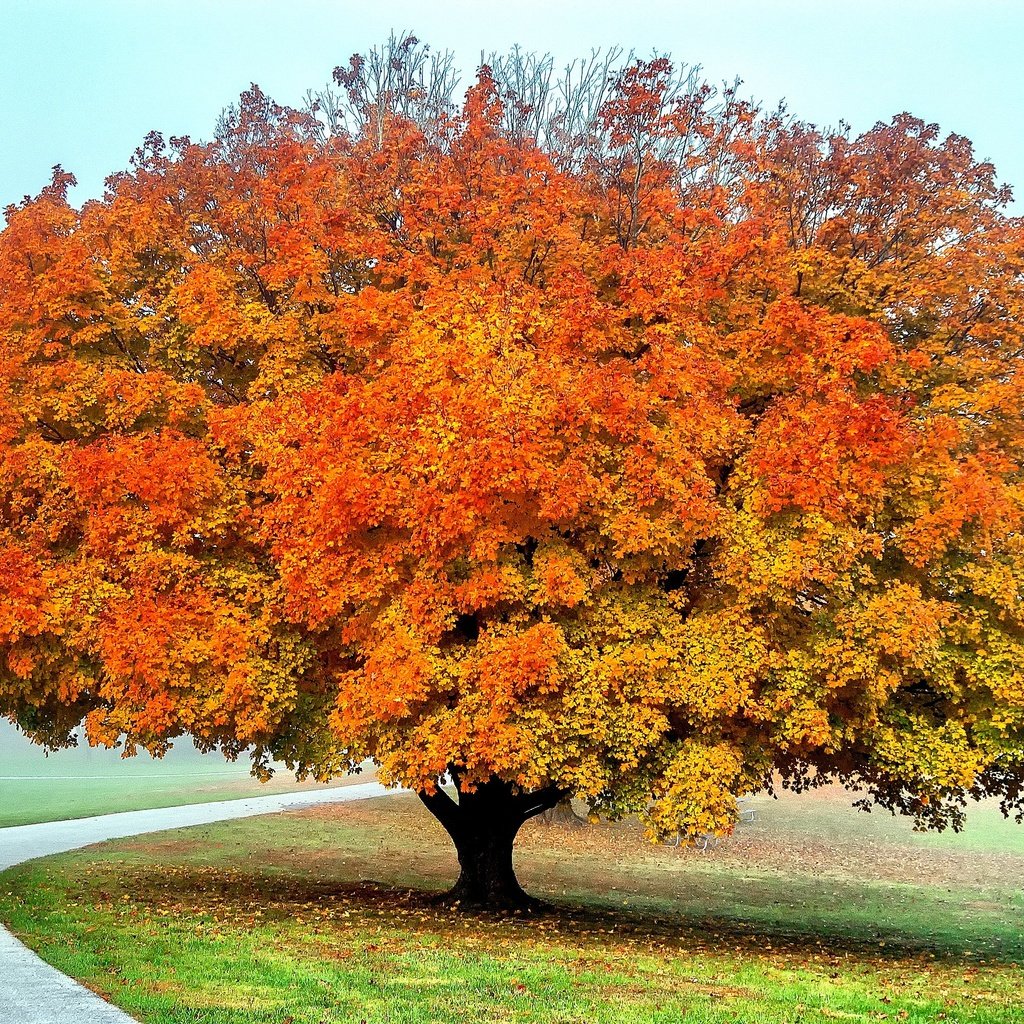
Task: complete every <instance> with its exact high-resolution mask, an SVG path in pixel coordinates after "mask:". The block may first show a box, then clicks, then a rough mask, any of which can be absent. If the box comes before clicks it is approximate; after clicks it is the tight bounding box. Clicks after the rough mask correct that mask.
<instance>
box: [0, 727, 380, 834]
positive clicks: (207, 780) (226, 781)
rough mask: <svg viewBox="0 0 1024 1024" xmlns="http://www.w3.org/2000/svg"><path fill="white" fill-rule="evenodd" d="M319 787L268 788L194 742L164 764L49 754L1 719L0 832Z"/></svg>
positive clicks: (275, 784) (105, 754)
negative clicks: (41, 823) (40, 823)
mask: <svg viewBox="0 0 1024 1024" xmlns="http://www.w3.org/2000/svg"><path fill="white" fill-rule="evenodd" d="M367 778H368V776H365V775H363V776H360V777H357V778H356V779H355V781H358V782H365V781H366V780H367ZM337 784H338V783H334V785H337ZM318 788H321V787H319V786H317V785H316V784H315V783H312V784H310V783H306V784H300V783H297V782H296V781H295V778H294V776H290V775H288V773H287V772H282V773H280V774H279V775H277V776H275V777H274V779H272V780H271V781H270V782H269V783H268V784H267V785H263V784H262V783H260V782H258V781H257V780H256V779H254V778H252V776H251V775H250V774H249V765H248V762H246V761H243V760H239V761H236V762H235V763H231V762H229V761H225V760H224V758H223V757H221V756H220V755H218V754H200V753H199V752H198V751H197V750H196V749H195V748H194V747H193V746H192V744H191V743H190V742H189V741H188V740H181V741H179V742H178V743H176V745H175V747H174V749H173V750H172V751H171V752H170V753H169V754H168V755H167V756H166V757H164V758H160V759H156V758H152V757H149V756H148V755H147V754H140V755H139V756H138V757H134V758H128V759H122V758H121V756H120V754H119V753H118V752H117V751H115V750H105V749H95V748H91V747H89V746H87V745H85V744H84V743H83V744H82V745H81V746H78V747H74V748H72V749H70V750H58V751H55V752H54V753H52V754H50V755H49V756H47V755H46V754H45V753H44V752H43V750H42V749H41V748H40V747H37V746H34V745H33V744H31V743H29V742H28V740H26V739H25V738H24V737H23V736H22V735H21V734H20V733H18V732H17V731H16V730H15V729H14V727H13V726H11V725H9V724H7V723H6V722H0V828H4V827H6V826H8V825H29V824H32V823H33V822H38V821H59V820H62V819H65V818H85V817H88V816H89V815H92V814H109V813H110V812H112V811H135V810H141V809H142V808H147V807H175V806H179V805H181V804H195V803H205V802H206V801H207V800H234V799H239V798H242V797H249V796H266V795H269V794H272V793H284V792H292V791H295V790H305V789H318Z"/></svg>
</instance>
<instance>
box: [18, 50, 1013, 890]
mask: <svg viewBox="0 0 1024 1024" xmlns="http://www.w3.org/2000/svg"><path fill="white" fill-rule="evenodd" d="M335 81H336V89H332V90H327V91H326V92H323V93H320V94H318V95H316V96H311V97H310V104H309V106H308V108H307V109H304V110H301V111H297V110H290V109H286V108H282V107H280V106H278V105H276V104H275V103H273V102H272V101H271V100H270V99H269V98H268V97H266V96H265V95H264V94H263V93H262V92H260V90H259V89H257V88H256V87H253V89H252V90H250V91H249V92H247V93H246V94H245V95H244V96H243V97H242V98H241V100H240V102H239V103H238V104H237V105H236V106H235V107H233V108H230V109H229V110H228V111H226V113H225V115H224V117H223V118H222V122H221V124H220V126H219V127H218V131H217V134H216V137H215V138H214V139H213V140H212V141H210V142H208V143H194V142H192V141H190V140H188V139H171V140H170V142H169V144H167V143H165V142H164V140H163V139H162V138H161V137H160V136H159V135H157V134H153V135H151V136H149V137H148V138H147V139H146V141H145V144H144V145H143V146H142V147H141V148H140V150H139V151H138V152H137V154H136V157H135V159H134V161H133V163H132V166H131V167H130V168H129V169H128V170H126V171H124V172H121V173H118V174H115V175H113V176H112V177H111V178H110V179H108V182H107V190H106V193H105V195H104V196H103V198H102V199H99V200H95V201H90V202H86V203H85V204H84V205H83V206H82V207H81V208H80V209H76V208H75V207H73V206H72V205H70V204H69V202H68V198H67V196H68V187H69V185H70V184H71V182H72V180H73V179H72V178H71V177H70V175H68V174H66V173H64V172H63V171H62V170H61V169H60V168H58V169H56V170H55V174H54V178H53V182H52V184H51V185H50V186H48V187H47V188H45V189H44V190H43V191H42V192H41V193H40V194H39V195H38V196H36V197H34V198H31V199H26V201H25V202H23V203H21V204H19V205H17V206H12V207H9V208H8V210H7V211H6V212H7V222H8V223H7V227H6V229H5V230H4V231H3V232H2V234H0V385H2V391H0V714H4V715H6V716H8V717H10V718H12V719H13V720H14V721H16V722H17V723H18V724H19V725H20V726H21V728H22V729H24V730H25V731H26V732H27V733H29V734H30V735H32V736H34V737H35V738H37V739H38V740H40V741H41V742H45V743H48V744H51V745H59V744H61V743H62V742H67V740H68V736H69V733H70V731H71V730H72V729H74V728H75V727H76V726H77V725H78V724H80V723H81V722H82V721H83V720H84V722H85V723H86V727H87V730H88V735H89V737H90V739H91V740H93V741H95V742H100V743H109V744H114V743H117V742H123V743H124V744H125V745H126V748H127V749H128V751H129V752H131V751H133V750H134V749H136V748H137V747H138V746H142V747H145V748H147V749H149V750H152V751H156V752H159V751H161V750H163V749H165V748H166V746H167V744H168V743H169V742H170V741H171V740H173V739H174V738H175V737H177V736H181V735H184V734H188V735H191V736H193V737H194V738H195V739H196V741H197V742H198V743H199V744H200V746H202V747H203V748H205V749H210V750H212V749H221V750H223V751H224V752H225V753H227V754H228V755H229V756H233V755H236V754H238V753H240V752H242V751H249V752H251V755H252V757H253V760H254V764H255V767H256V770H257V771H260V772H262V771H266V770H267V768H268V765H269V764H270V761H271V760H272V759H276V760H282V761H285V762H287V763H288V764H289V765H290V766H292V767H293V768H295V769H297V770H298V771H300V772H310V773H313V774H316V775H318V776H320V777H328V776H330V775H333V774H335V773H337V772H338V771H341V770H344V769H346V768H351V767H353V766H355V765H356V764H358V763H359V762H361V761H362V760H364V759H365V758H373V759H374V760H375V761H376V762H377V763H378V764H379V766H380V771H381V773H382V775H383V777H384V778H385V779H386V780H388V781H394V782H397V783H402V784H404V785H406V786H409V787H411V788H413V789H415V790H416V791H418V792H420V793H421V794H422V797H423V799H424V802H425V803H426V804H427V806H428V807H429V808H430V809H431V810H432V811H433V812H434V813H435V814H437V816H438V817H439V818H440V820H441V821H442V823H443V824H444V825H445V827H446V828H448V830H449V832H451V834H452V836H453V838H454V839H455V841H456V845H457V846H459V850H460V856H461V855H463V854H465V856H463V871H464V875H466V873H467V872H469V873H470V874H472V871H471V870H470V868H469V867H467V865H468V864H469V862H470V860H471V859H472V858H471V856H470V854H469V853H466V850H468V848H469V846H472V845H474V844H476V846H477V847H479V846H480V843H481V842H484V841H485V840H486V842H491V840H492V838H493V835H494V834H497V833H501V837H502V838H500V839H499V840H495V841H494V842H496V843H497V845H498V846H499V847H501V850H502V851H504V852H501V853H500V857H504V858H505V859H506V860H507V861H508V864H507V869H508V870H507V871H506V874H508V873H509V872H510V871H511V844H512V839H513V838H514V835H515V830H516V829H517V828H518V827H519V825H520V824H521V823H522V820H524V819H525V817H527V816H528V815H530V814H533V813H537V812H538V811H540V810H543V809H545V808H546V807H548V806H551V804H552V803H554V802H556V801H557V800H560V799H563V798H564V797H566V796H570V795H571V796H575V797H579V798H581V799H584V800H586V801H587V802H588V803H589V804H590V806H591V808H592V809H593V810H594V811H595V812H596V813H603V814H609V815H612V816H615V815H621V814H625V813H631V812H637V811H639V812H643V813H645V814H646V815H647V818H648V821H649V822H650V825H651V828H652V829H653V830H654V832H656V833H658V834H662V835H668V834H672V833H675V832H679V831H681V832H683V833H684V834H690V835H693V834H697V833H701V832H714V831H719V832H720V831H727V830H728V829H729V828H730V827H731V825H732V823H733V821H734V819H735V797H736V795H738V794H741V793H744V792H750V791H753V790H757V789H760V788H762V787H764V786H765V785H767V784H770V782H771V780H772V778H773V777H774V778H776V779H778V778H780V777H781V779H782V780H783V781H784V782H785V783H786V784H789V785H793V786H801V785H806V784H812V783H814V782H820V781H823V780H829V779H838V780H841V781H844V782H846V783H849V784H852V785H856V786H859V787H861V788H862V789H863V790H864V791H865V794H866V797H867V799H868V800H872V801H875V802H878V803H881V804H883V805H884V806H887V807H890V808H892V809H895V810H898V811H902V812H904V813H910V814H914V815H916V816H917V818H918V819H919V821H920V822H922V823H923V824H926V825H931V826H935V827H943V826H945V825H947V824H952V825H954V826H959V824H960V823H961V820H962V807H963V804H964V802H965V800H966V799H967V798H968V797H969V796H972V795H973V796H978V795H992V796H997V797H999V798H1001V799H1002V801H1003V804H1004V809H1005V810H1006V811H1007V812H1011V811H1014V810H1017V811H1019V810H1020V809H1021V808H1022V806H1024V604H1022V598H1024V532H1022V517H1024V476H1022V458H1024V447H1022V442H1024V436H1022V422H1024V420H1022V408H1024V378H1022V376H1021V373H1020V369H1021V358H1022V350H1024V348H1022V346H1024V224H1022V222H1021V220H1020V219H1015V218H1012V217H1010V216H1008V215H1007V213H1006V212H1005V210H1006V204H1007V203H1008V201H1009V198H1010V195H1009V191H1008V190H1007V189H1006V188H1005V187H1001V186H1000V185H999V184H998V182H997V179H996V177H995V172H994V169H993V167H992V166H991V165H990V164H988V163H984V162H980V161H978V160H977V159H976V157H975V155H974V153H973V151H972V147H971V145H970V143H969V142H968V141H967V140H966V139H964V138H962V137H958V136H955V135H950V136H948V137H942V136H941V134H940V133H939V130H938V128H937V127H936V126H935V125H929V124H925V123H924V122H922V121H920V120H918V119H916V118H914V117H911V116H910V115H907V114H901V115H899V116H897V117H894V118H893V119H892V120H891V121H890V122H888V123H880V124H878V125H876V126H875V127H873V128H872V129H871V130H869V131H866V132H864V133H863V134H860V135H854V134H852V133H851V132H850V131H849V130H848V129H847V128H845V127H842V126H841V127H840V128H839V129H836V130H821V129H818V128H816V127H814V126H812V125H808V124H804V123H801V122H800V121H798V120H797V119H795V118H793V117H791V116H789V115H788V114H787V113H786V112H785V111H784V110H775V111H770V110H767V111H766V110H761V109H759V108H757V107H756V106H755V105H753V104H752V103H750V102H746V101H743V100H741V98H740V97H739V94H738V92H737V90H736V89H735V88H728V89H720V90H715V89H712V88H710V87H709V86H707V85H706V84H705V83H703V82H702V81H701V80H700V78H699V76H698V75H697V73H696V72H695V70H694V69H690V68H685V67H684V68H682V69H677V68H675V67H674V66H673V65H672V63H671V62H670V61H669V60H667V59H666V58H653V59H650V60H637V59H633V58H632V57H624V56H622V55H619V54H615V53H613V54H611V55H609V56H608V57H607V59H604V60H602V59H600V58H598V57H595V58H592V59H591V60H589V61H586V62H582V63H579V64H576V65H574V66H573V67H572V68H570V69H569V71H568V72H567V73H566V74H565V75H564V76H562V77H561V78H556V77H555V76H553V75H552V73H551V66H550V62H549V61H546V60H545V59H542V58H536V57H533V56H531V55H526V54H522V53H513V54H512V55H508V56H505V57H495V58H493V59H492V60H491V62H490V63H489V64H488V65H485V66H483V67H481V69H480V70H479V73H478V75H477V78H476V81H475V83H474V84H473V85H472V86H471V87H470V88H469V90H468V92H467V93H466V94H465V99H464V101H463V102H460V103H456V102H454V101H453V96H454V95H455V89H456V86H455V78H454V74H453V72H452V69H451V62H450V61H446V60H445V59H444V58H443V57H442V58H438V57H434V56H432V55H430V54H429V52H428V51H427V50H426V49H425V48H424V47H422V46H421V45H419V44H418V43H417V42H416V41H415V40H413V39H411V38H410V39H394V40H392V41H391V43H390V44H389V46H388V47H385V48H384V49H383V50H381V51H375V52H373V53H371V54H369V55H367V56H364V57H355V58H353V59H352V61H351V62H350V64H349V65H347V66H345V67H342V68H339V69H337V71H336V72H335ZM445 780H448V781H452V782H454V783H455V784H456V786H457V788H458V791H459V794H460V796H459V798H458V801H459V802H458V803H456V801H455V800H454V799H453V798H452V797H450V796H447V795H445V793H444V791H443V790H442V789H440V788H439V783H441V782H443V781H445ZM460 816H461V817H460ZM481 822H483V823H484V824H480V823H481ZM474 823H475V824H474ZM506 833H509V834H508V835H506ZM470 834H472V836H473V837H475V838H467V836H470ZM482 835H483V839H481V836H482ZM488 837H491V838H488ZM492 860H493V858H492ZM485 873H486V872H485ZM492 874H493V872H492ZM478 882H479V880H478ZM506 882H507V884H508V885H510V886H511V885H513V884H514V883H513V882H512V881H509V880H508V879H506ZM473 884H476V883H474V880H473V879H472V878H469V879H468V880H467V882H466V886H468V888H467V887H464V893H463V894H464V895H466V896H467V898H468V897H471V896H473V895H474V893H475V894H476V895H480V894H481V893H484V897H485V898H486V894H487V893H488V892H489V893H491V895H493V894H494V892H496V891H497V890H496V886H497V888H500V885H499V884H498V883H493V880H492V882H486V881H485V882H483V883H479V884H476V888H475V889H474V888H473ZM481 886H482V888H481Z"/></svg>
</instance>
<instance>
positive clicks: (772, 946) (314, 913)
mask: <svg viewBox="0 0 1024 1024" xmlns="http://www.w3.org/2000/svg"><path fill="white" fill-rule="evenodd" d="M122 885H123V888H122V889H121V892H123V893H124V894H126V895H128V896H129V897H130V899H131V900H132V901H133V902H135V903H136V905H137V906H141V907H143V908H147V907H151V908H152V909H154V910H157V911H159V910H160V909H161V908H166V906H167V905H168V903H171V904H172V905H173V907H174V908H175V909H176V910H177V911H178V912H180V913H185V914H196V915H205V914H209V915H213V916H215V917H216V918H217V919H218V920H220V921H224V922H230V921H232V920H236V921H238V922H249V921H251V920H252V919H253V917H254V916H258V918H259V920H260V921H261V922H263V923H266V924H273V923H274V922H281V923H283V922H289V921H292V920H295V919H301V920H307V919H312V920H314V921H315V922H316V923H317V925H318V926H323V927H330V926H331V925H332V924H336V925H338V926H339V927H344V928H346V929H347V928H350V927H352V926H353V925H358V924H360V923H363V924H368V925H374V926H377V927H379V926H381V925H385V926H387V925H391V926H393V927H396V928H402V929H405V930H408V931H410V932H413V933H418V934H422V935H428V934H434V935H443V936H449V935H451V934H452V931H453V929H452V926H453V921H455V920H457V921H458V923H459V927H460V928H462V927H464V926H465V923H466V921H467V919H469V920H471V921H472V924H473V928H474V930H475V933H476V934H477V936H482V937H483V938H485V939H486V938H487V937H492V938H493V939H494V940H495V941H496V942H500V941H502V940H505V939H513V940H515V939H517V938H523V937H527V936H530V937H532V938H538V937H543V938H545V939H548V940H551V941H554V942H571V943H573V944H576V945H597V944H600V945H607V944H608V943H609V942H610V941H613V942H615V943H616V944H623V943H626V944H635V945H636V946H637V947H640V946H642V947H643V948H644V950H646V951H648V952H654V951H658V950H672V949H676V950H680V951H682V950H686V951H688V952H690V953H699V952H715V951H727V952H730V953H750V954H763V953H765V952H766V951H770V952H772V953H774V954H785V955H793V956H796V957H801V956H807V955H821V954H826V955H831V956H838V957H855V958H864V957H870V959H871V960H873V961H895V960H906V959H920V958H921V957H927V958H929V959H932V960H940V961H942V960H949V961H956V962H960V961H964V960H983V961H985V962H987V963H990V964H997V963H1008V964H1009V963H1019V962H1020V961H1021V960H1022V959H1024V935H1022V930H1021V927H1020V925H1021V922H1019V921H1018V922H1017V924H1016V925H1013V924H1012V921H1009V920H1007V921H1006V922H1005V926H1004V927H1003V928H996V927H994V926H992V925H991V924H989V923H988V922H987V921H981V922H978V923H977V924H976V926H975V927H970V924H969V923H968V925H967V926H966V927H961V928H960V929H959V930H958V929H956V928H954V927H951V926H949V924H948V922H945V924H946V927H944V928H943V927H941V926H942V925H943V924H944V922H942V921H939V922H937V923H938V924H939V925H940V928H939V930H938V931H937V932H935V933H927V932H924V931H922V929H921V927H920V925H919V926H918V927H917V928H914V927H912V926H903V925H901V924H899V923H897V922H894V921H892V920H889V921H871V922H865V920H864V918H863V914H862V915H861V916H860V918H858V919H857V920H855V921H844V920H843V919H842V909H841V907H840V908H837V909H836V911H835V913H834V915H833V916H832V918H831V919H830V920H822V919H820V918H816V917H815V916H814V915H813V914H810V915H808V914H804V915H802V916H801V915H800V913H799V912H797V913H794V912H793V910H792V908H791V907H785V908H779V910H778V912H777V913H775V914H772V913H766V911H765V907H764V906H763V905H762V906H758V907H756V908H753V909H756V911H757V917H756V919H750V918H747V917H745V916H744V912H745V908H744V907H743V906H741V905H737V906H736V907H735V909H734V910H733V911H732V912H731V913H721V912H716V913H708V912H704V913H701V912H699V911H696V910H694V909H692V908H685V907H680V908H674V907H672V906H670V905H667V904H665V903H662V904H660V905H659V906H657V907H656V908H650V907H647V908H636V909H633V908H630V909H626V908H618V907H612V906H609V905H607V899H606V900H605V901H604V904H603V905H602V901H601V898H600V897H594V896H592V895H590V894H586V895H584V896H582V897H581V898H579V900H578V901H576V902H574V901H573V900H572V899H571V898H569V899H566V898H562V899H560V900H548V901H544V902H542V903H541V905H540V907H539V908H534V909H533V910H532V911H531V912H530V913H528V914H517V913H488V912H485V911H479V910H472V911H469V910H462V909H460V908H458V907H454V908H453V907H451V906H445V905H442V904H440V903H439V902H438V899H437V897H438V895H439V892H440V890H437V889H423V888H407V887H400V886H395V885H389V884H386V883H382V882H378V881H374V880H369V879H364V880H362V881H359V882H344V883H341V882H338V881H337V880H333V879H322V880H317V879H310V878H308V877H301V876H298V875H293V874H288V873H285V872H280V871H273V872H263V871H257V872H256V873H252V872H251V871H250V872H237V871H232V870H227V869H223V868H207V869H202V870H193V869H191V868H182V867H179V868H177V869H176V870H174V871H173V872H172V873H168V872H167V871H159V872H157V871H153V872H148V871H142V872H138V871H137V872H136V873H134V874H131V875H129V876H128V877H126V878H125V879H124V880H123V883H122ZM102 895H103V896H107V895H108V894H107V893H103V894H102ZM618 895H619V896H621V895H622V894H621V893H620V894H618ZM1014 913H1017V911H1016V910H1014V909H1013V908H1010V909H1009V910H1008V915H1009V916H1011V917H1012V915H1013V914H1014ZM986 925H988V926H987V927H986Z"/></svg>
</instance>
